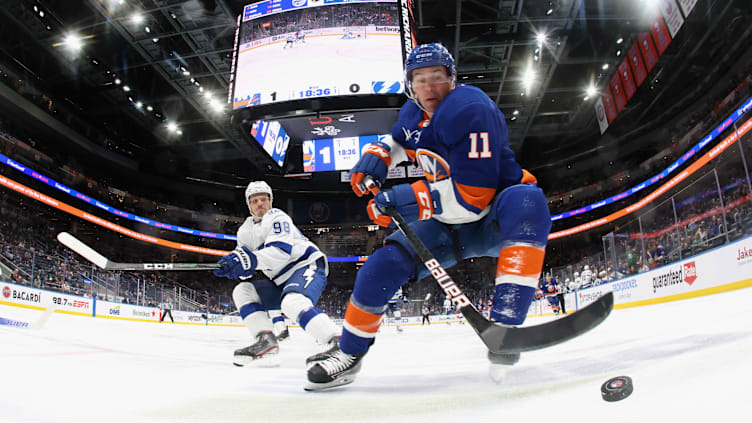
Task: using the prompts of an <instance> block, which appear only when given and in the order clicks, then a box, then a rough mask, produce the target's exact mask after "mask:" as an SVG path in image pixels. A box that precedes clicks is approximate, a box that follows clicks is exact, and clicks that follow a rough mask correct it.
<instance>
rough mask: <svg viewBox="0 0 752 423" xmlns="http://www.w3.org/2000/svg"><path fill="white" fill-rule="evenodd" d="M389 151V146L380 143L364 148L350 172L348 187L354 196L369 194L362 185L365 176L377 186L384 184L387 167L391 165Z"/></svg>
mask: <svg viewBox="0 0 752 423" xmlns="http://www.w3.org/2000/svg"><path fill="white" fill-rule="evenodd" d="M389 151H390V148H389V146H388V145H387V144H386V143H383V142H381V141H377V142H375V143H371V144H368V145H367V146H366V148H365V150H363V155H361V156H360V160H358V163H356V164H355V166H353V168H352V170H351V171H350V186H351V187H352V190H353V192H354V193H355V195H357V196H358V197H362V196H363V194H365V193H367V192H369V190H368V188H367V187H366V186H365V185H364V184H363V178H365V177H366V176H370V177H372V178H373V180H374V182H376V185H378V186H381V184H383V183H384V181H385V180H386V174H387V172H388V171H389V165H391V164H392V156H391V155H390V153H389Z"/></svg>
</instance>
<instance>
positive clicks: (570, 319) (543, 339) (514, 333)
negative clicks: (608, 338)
mask: <svg viewBox="0 0 752 423" xmlns="http://www.w3.org/2000/svg"><path fill="white" fill-rule="evenodd" d="M363 183H364V184H365V186H366V188H368V189H369V190H370V191H371V192H372V193H374V194H378V193H379V187H378V186H377V185H376V183H375V182H374V181H373V179H371V178H370V177H366V178H364V181H363ZM382 211H383V212H384V213H385V214H387V215H389V216H391V217H392V219H393V220H394V223H395V224H396V225H397V228H398V229H399V230H400V231H402V233H403V234H404V235H405V238H407V241H408V242H409V243H410V245H411V246H412V247H413V249H414V250H415V253H416V255H417V256H418V258H419V259H420V260H421V261H422V262H423V265H424V266H426V268H427V269H428V270H429V271H430V272H431V276H433V278H434V280H436V283H438V284H439V286H440V287H441V289H442V290H443V291H444V293H445V294H446V295H447V296H449V298H450V299H451V300H452V302H453V303H454V304H455V305H456V306H457V308H458V309H459V310H460V312H461V313H462V315H463V316H465V319H467V322H468V323H469V324H470V326H472V328H473V330H475V332H476V333H477V334H478V336H479V337H480V339H481V340H482V341H483V343H484V344H486V347H488V350H489V351H491V352H493V353H497V354H503V353H510V352H521V351H532V350H537V349H540V348H545V347H549V346H552V345H556V344H559V343H561V342H564V341H567V340H569V339H572V338H574V337H576V336H579V335H581V334H582V333H584V332H586V331H588V330H590V329H592V328H594V327H595V326H597V325H598V324H600V323H601V322H602V321H603V320H605V319H606V317H608V315H609V314H610V313H611V309H612V308H613V305H614V297H613V293H611V292H609V293H607V294H606V295H603V296H602V297H600V298H599V299H598V300H596V301H594V302H593V303H592V304H590V305H589V306H587V307H585V308H584V309H582V310H580V311H578V312H576V313H572V314H570V315H568V316H567V317H565V318H562V319H558V320H554V321H552V322H548V323H544V324H541V325H537V326H529V327H519V328H518V327H509V326H502V325H500V324H496V323H493V322H491V321H490V320H488V319H486V318H485V317H483V315H481V314H480V312H478V310H477V309H476V308H475V307H474V306H473V304H472V303H471V302H470V300H469V299H468V298H467V297H466V296H465V294H464V293H463V292H462V290H461V289H460V287H459V286H457V284H456V283H455V282H454V280H453V279H452V277H451V276H449V273H447V271H446V270H444V268H443V267H442V266H441V264H440V263H439V261H438V260H436V258H434V257H433V254H431V251H430V250H429V249H428V247H426V245H425V244H424V243H423V241H421V239H420V238H419V237H418V235H417V234H416V233H415V231H414V230H413V229H412V228H411V227H410V226H409V225H408V224H407V221H406V220H405V218H404V217H402V216H401V215H400V214H399V213H398V212H397V211H396V210H394V209H393V208H390V209H387V210H382Z"/></svg>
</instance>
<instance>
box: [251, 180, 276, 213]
mask: <svg viewBox="0 0 752 423" xmlns="http://www.w3.org/2000/svg"><path fill="white" fill-rule="evenodd" d="M256 194H268V195H269V202H270V203H274V194H272V187H270V186H269V184H267V183H266V182H264V181H253V182H251V183H249V184H248V186H247V187H246V188H245V204H246V205H247V206H248V210H249V211H251V206H250V205H249V204H248V201H249V200H250V199H251V196H253V195H256ZM251 214H253V211H251Z"/></svg>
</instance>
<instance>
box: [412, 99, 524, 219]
mask: <svg viewBox="0 0 752 423" xmlns="http://www.w3.org/2000/svg"><path fill="white" fill-rule="evenodd" d="M422 137H423V138H422V139H421V142H420V144H419V145H420V146H421V148H420V149H419V150H418V153H417V155H418V161H419V163H420V165H421V167H422V168H423V171H424V173H426V176H427V179H428V180H429V183H431V189H432V190H437V191H439V193H440V198H441V213H440V214H437V215H435V216H436V218H437V220H440V221H443V222H445V223H467V222H472V221H476V220H479V219H480V218H482V217H483V216H485V215H486V214H487V213H488V206H489V205H490V204H491V202H492V201H493V199H494V197H495V196H496V194H497V193H498V192H499V191H501V190H503V189H504V188H506V187H508V186H511V185H515V184H518V183H520V180H521V178H522V169H521V168H520V166H519V164H517V162H516V161H515V158H514V152H513V151H512V150H511V148H510V147H509V137H508V134H507V127H506V123H505V120H504V116H503V115H502V114H501V112H500V111H499V109H498V107H496V104H495V103H493V102H492V101H491V100H490V99H489V98H488V96H487V95H486V94H485V93H483V92H482V91H480V90H478V89H477V88H474V87H467V86H461V87H457V88H455V91H454V92H452V94H450V96H447V98H446V99H444V101H443V102H442V103H441V105H440V109H437V111H436V113H434V116H433V119H432V120H431V124H430V125H429V126H428V127H427V128H425V129H424V132H423V135H422ZM422 146H425V147H426V148H425V150H423V149H422ZM427 168H428V169H427ZM427 170H428V171H427Z"/></svg>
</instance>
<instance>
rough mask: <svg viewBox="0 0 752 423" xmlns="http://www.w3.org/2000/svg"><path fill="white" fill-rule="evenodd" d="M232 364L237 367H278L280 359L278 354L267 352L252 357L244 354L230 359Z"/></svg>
mask: <svg viewBox="0 0 752 423" xmlns="http://www.w3.org/2000/svg"><path fill="white" fill-rule="evenodd" d="M232 364H234V365H235V366H237V367H255V368H266V367H279V366H280V364H281V360H280V358H279V354H271V355H269V354H267V355H265V356H263V357H261V358H257V359H253V358H251V357H245V356H234V357H233V359H232Z"/></svg>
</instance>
